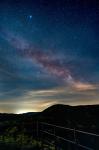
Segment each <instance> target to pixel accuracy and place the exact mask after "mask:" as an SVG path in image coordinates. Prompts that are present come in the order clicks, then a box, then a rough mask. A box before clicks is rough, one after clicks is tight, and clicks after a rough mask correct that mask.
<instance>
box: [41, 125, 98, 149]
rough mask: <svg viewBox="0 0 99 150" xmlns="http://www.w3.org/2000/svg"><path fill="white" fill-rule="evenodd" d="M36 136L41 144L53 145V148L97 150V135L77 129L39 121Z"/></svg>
mask: <svg viewBox="0 0 99 150" xmlns="http://www.w3.org/2000/svg"><path fill="white" fill-rule="evenodd" d="M38 136H39V137H40V139H41V141H42V145H43V146H44V144H46V143H47V144H48V145H49V146H50V145H53V146H54V148H55V150H61V149H62V150H99V144H98V143H99V135H98V134H94V133H89V132H85V131H81V130H77V129H72V128H66V127H62V126H58V125H54V124H49V123H45V122H40V123H39V125H38Z"/></svg>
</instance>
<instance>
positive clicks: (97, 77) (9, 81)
mask: <svg viewBox="0 0 99 150" xmlns="http://www.w3.org/2000/svg"><path fill="white" fill-rule="evenodd" d="M98 18H99V11H98V2H97V1H90V2H89V1H88V0H84V1H81V0H70V1H68V0H57V1H51V0H48V1H46V0H38V1H32V0H29V1H23V0H14V1H13V0H3V1H2V0H1V1H0V112H7V113H22V112H38V111H42V110H44V109H46V108H47V107H49V106H51V105H54V104H57V103H61V104H65V105H71V106H74V105H75V106H77V105H96V104H97V105H98V104H99V34H98V32H99V26H98V23H99V20H98Z"/></svg>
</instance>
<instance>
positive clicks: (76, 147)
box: [74, 128, 78, 150]
mask: <svg viewBox="0 0 99 150" xmlns="http://www.w3.org/2000/svg"><path fill="white" fill-rule="evenodd" d="M74 141H75V149H76V150H77V149H78V144H77V139H76V130H75V128H74Z"/></svg>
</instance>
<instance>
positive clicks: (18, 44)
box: [1, 29, 95, 90]
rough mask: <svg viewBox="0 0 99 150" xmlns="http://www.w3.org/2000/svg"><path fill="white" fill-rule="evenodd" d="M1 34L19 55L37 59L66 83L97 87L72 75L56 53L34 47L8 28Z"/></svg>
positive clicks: (84, 87)
mask: <svg viewBox="0 0 99 150" xmlns="http://www.w3.org/2000/svg"><path fill="white" fill-rule="evenodd" d="M1 35H2V37H3V38H4V39H5V40H7V41H8V43H9V44H10V45H12V46H13V47H14V48H15V49H16V50H17V53H18V54H19V55H21V56H22V57H26V58H30V59H32V60H33V62H34V61H35V63H37V64H39V65H40V66H41V67H42V68H43V69H44V70H45V71H47V72H48V73H49V74H50V75H52V76H54V77H57V78H59V79H60V80H62V81H63V82H65V84H67V85H69V86H71V87H72V88H75V89H78V90H79V89H80V90H86V89H95V86H94V85H91V84H89V83H82V82H80V81H76V80H75V79H74V78H73V77H72V74H71V72H70V70H69V69H68V68H66V67H64V66H62V65H61V63H60V61H59V60H56V59H55V54H54V55H52V54H49V53H46V52H44V51H43V50H42V49H40V50H39V49H37V48H35V47H33V45H31V44H29V42H28V41H26V40H25V39H23V38H21V37H20V36H17V35H14V34H13V33H12V32H9V31H8V30H5V29H1Z"/></svg>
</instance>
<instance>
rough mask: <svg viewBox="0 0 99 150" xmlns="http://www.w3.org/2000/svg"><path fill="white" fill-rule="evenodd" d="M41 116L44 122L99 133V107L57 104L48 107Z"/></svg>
mask: <svg viewBox="0 0 99 150" xmlns="http://www.w3.org/2000/svg"><path fill="white" fill-rule="evenodd" d="M39 115H40V119H41V120H42V121H47V122H49V123H54V124H58V125H61V126H67V127H71V128H77V129H81V130H87V131H90V132H99V131H98V130H99V129H98V128H99V119H98V115H99V105H87V106H68V105H62V104H57V105H53V106H51V107H48V108H47V109H45V110H44V111H43V112H41V113H40V114H39Z"/></svg>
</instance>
